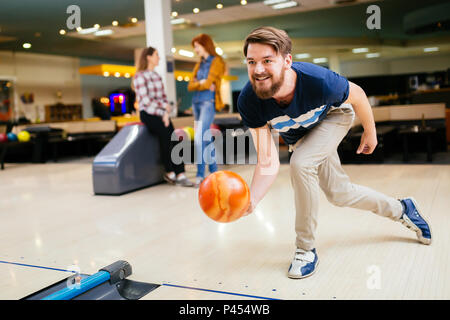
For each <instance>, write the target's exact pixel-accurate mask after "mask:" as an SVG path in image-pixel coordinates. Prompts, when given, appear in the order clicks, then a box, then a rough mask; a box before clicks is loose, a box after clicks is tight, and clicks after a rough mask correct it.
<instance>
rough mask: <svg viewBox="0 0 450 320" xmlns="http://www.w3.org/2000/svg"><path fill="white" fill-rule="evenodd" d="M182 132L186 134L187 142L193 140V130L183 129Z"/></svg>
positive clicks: (189, 128) (190, 128)
mask: <svg viewBox="0 0 450 320" xmlns="http://www.w3.org/2000/svg"><path fill="white" fill-rule="evenodd" d="M183 130H184V131H185V132H186V133H187V135H188V138H189V140H191V141H192V140H194V128H192V127H184V128H183Z"/></svg>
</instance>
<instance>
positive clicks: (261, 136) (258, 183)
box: [246, 125, 280, 215]
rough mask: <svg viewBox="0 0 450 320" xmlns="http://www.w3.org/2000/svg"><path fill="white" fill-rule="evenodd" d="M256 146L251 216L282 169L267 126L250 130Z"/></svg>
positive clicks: (249, 210)
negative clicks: (256, 160) (256, 158)
mask: <svg viewBox="0 0 450 320" xmlns="http://www.w3.org/2000/svg"><path fill="white" fill-rule="evenodd" d="M250 132H251V134H252V138H253V144H254V145H255V149H256V153H257V157H258V162H257V164H256V167H255V171H254V173H253V179H252V183H251V186H250V206H249V209H248V210H247V213H246V215H247V214H250V213H251V212H252V211H253V210H254V209H255V207H256V205H257V204H258V203H259V201H261V199H262V198H263V197H264V196H265V195H266V193H267V191H268V190H269V188H270V186H271V185H272V183H273V182H274V181H275V178H276V177H277V175H278V170H279V168H280V159H279V155H278V150H277V148H276V146H275V142H274V140H273V138H272V134H271V132H270V129H269V127H268V126H267V125H265V126H263V127H260V128H256V129H250Z"/></svg>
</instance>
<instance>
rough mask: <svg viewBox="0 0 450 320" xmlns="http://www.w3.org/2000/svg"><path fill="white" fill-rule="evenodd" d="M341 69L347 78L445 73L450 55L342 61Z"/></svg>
mask: <svg viewBox="0 0 450 320" xmlns="http://www.w3.org/2000/svg"><path fill="white" fill-rule="evenodd" d="M340 67H341V72H340V73H341V74H342V75H343V76H345V77H364V76H375V75H394V74H405V73H414V72H434V71H444V70H447V68H450V55H429V56H423V57H412V58H400V59H391V60H385V59H382V58H375V59H366V60H359V61H341V63H340Z"/></svg>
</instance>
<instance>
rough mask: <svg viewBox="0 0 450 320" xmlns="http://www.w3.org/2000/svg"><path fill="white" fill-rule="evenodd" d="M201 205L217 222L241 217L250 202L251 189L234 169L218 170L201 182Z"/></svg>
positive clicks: (199, 192)
mask: <svg viewBox="0 0 450 320" xmlns="http://www.w3.org/2000/svg"><path fill="white" fill-rule="evenodd" d="M198 201H199V203H200V207H201V208H202V210H203V211H204V212H205V213H206V215H207V216H208V217H210V218H211V219H213V220H215V221H217V222H231V221H235V220H237V219H239V218H240V217H242V215H243V214H244V213H245V212H246V211H247V208H248V206H249V204H250V189H249V188H248V185H247V183H246V182H245V180H244V179H242V177H241V176H240V175H238V174H237V173H235V172H232V171H217V172H214V173H212V174H210V175H209V176H208V177H207V178H206V179H205V180H203V182H202V183H201V184H200V188H199V190H198Z"/></svg>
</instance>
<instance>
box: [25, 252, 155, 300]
mask: <svg viewBox="0 0 450 320" xmlns="http://www.w3.org/2000/svg"><path fill="white" fill-rule="evenodd" d="M131 273H132V270H131V265H130V264H129V263H128V262H126V261H123V260H119V261H116V262H114V263H113V264H110V265H109V266H106V267H104V268H102V269H100V270H99V271H98V272H97V273H95V274H93V275H86V274H82V275H76V276H71V277H69V278H67V279H65V280H61V281H59V282H57V283H55V284H53V285H51V286H49V287H47V288H44V289H42V290H39V291H37V292H35V293H33V294H31V295H28V296H26V297H24V298H22V300H138V299H140V298H142V297H143V296H145V295H147V294H148V293H149V292H151V291H153V290H154V289H156V288H158V287H159V286H160V285H158V284H153V283H145V282H137V281H132V280H128V279H125V278H126V277H128V276H129V275H131ZM78 276H79V277H80V278H79V279H77V277H78ZM80 279H81V280H80ZM74 280H79V281H74Z"/></svg>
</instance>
